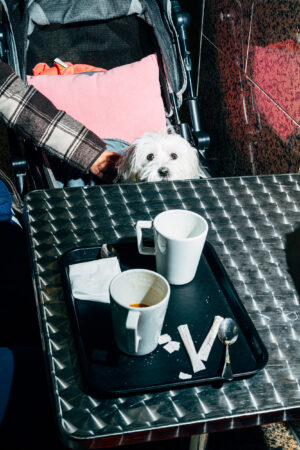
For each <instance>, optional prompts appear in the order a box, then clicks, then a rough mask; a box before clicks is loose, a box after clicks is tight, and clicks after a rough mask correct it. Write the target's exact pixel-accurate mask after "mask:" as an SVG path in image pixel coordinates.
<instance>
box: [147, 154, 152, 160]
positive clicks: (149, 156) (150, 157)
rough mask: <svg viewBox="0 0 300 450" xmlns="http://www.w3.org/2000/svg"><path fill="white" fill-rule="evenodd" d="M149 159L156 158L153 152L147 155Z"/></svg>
mask: <svg viewBox="0 0 300 450" xmlns="http://www.w3.org/2000/svg"><path fill="white" fill-rule="evenodd" d="M147 159H148V161H153V159H154V155H153V153H149V155H147Z"/></svg>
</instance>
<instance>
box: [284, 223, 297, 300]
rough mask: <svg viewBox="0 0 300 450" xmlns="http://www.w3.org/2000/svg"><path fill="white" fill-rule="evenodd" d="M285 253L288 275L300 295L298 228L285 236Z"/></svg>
mask: <svg viewBox="0 0 300 450" xmlns="http://www.w3.org/2000/svg"><path fill="white" fill-rule="evenodd" d="M285 253H286V261H287V265H288V270H289V273H290V275H291V277H292V279H293V282H294V284H295V287H296V289H297V292H298V294H299V295H300V226H299V227H298V228H296V230H294V231H293V232H292V233H289V234H288V235H287V236H286V244H285Z"/></svg>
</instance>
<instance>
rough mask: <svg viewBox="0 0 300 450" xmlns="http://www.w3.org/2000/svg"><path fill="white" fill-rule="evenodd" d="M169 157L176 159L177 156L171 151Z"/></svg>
mask: <svg viewBox="0 0 300 450" xmlns="http://www.w3.org/2000/svg"><path fill="white" fill-rule="evenodd" d="M170 156H171V159H177V158H178V156H177V153H171V155H170Z"/></svg>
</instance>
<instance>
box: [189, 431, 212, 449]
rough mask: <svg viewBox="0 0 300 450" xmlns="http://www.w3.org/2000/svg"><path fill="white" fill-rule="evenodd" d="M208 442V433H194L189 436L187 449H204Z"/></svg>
mask: <svg viewBox="0 0 300 450" xmlns="http://www.w3.org/2000/svg"><path fill="white" fill-rule="evenodd" d="M207 442H208V433H203V434H195V435H193V436H191V437H190V447H189V450H205V449H206V446H207Z"/></svg>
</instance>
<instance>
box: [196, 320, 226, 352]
mask: <svg viewBox="0 0 300 450" xmlns="http://www.w3.org/2000/svg"><path fill="white" fill-rule="evenodd" d="M222 321H223V317H221V316H215V318H214V321H213V324H212V326H211V328H210V330H209V332H208V334H207V336H206V338H205V339H204V341H203V343H202V345H201V347H200V350H199V352H198V357H199V358H200V359H201V360H202V361H207V360H208V357H209V354H210V351H211V348H212V346H213V343H214V342H215V339H216V337H217V334H218V330H219V326H220V325H221V322H222Z"/></svg>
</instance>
